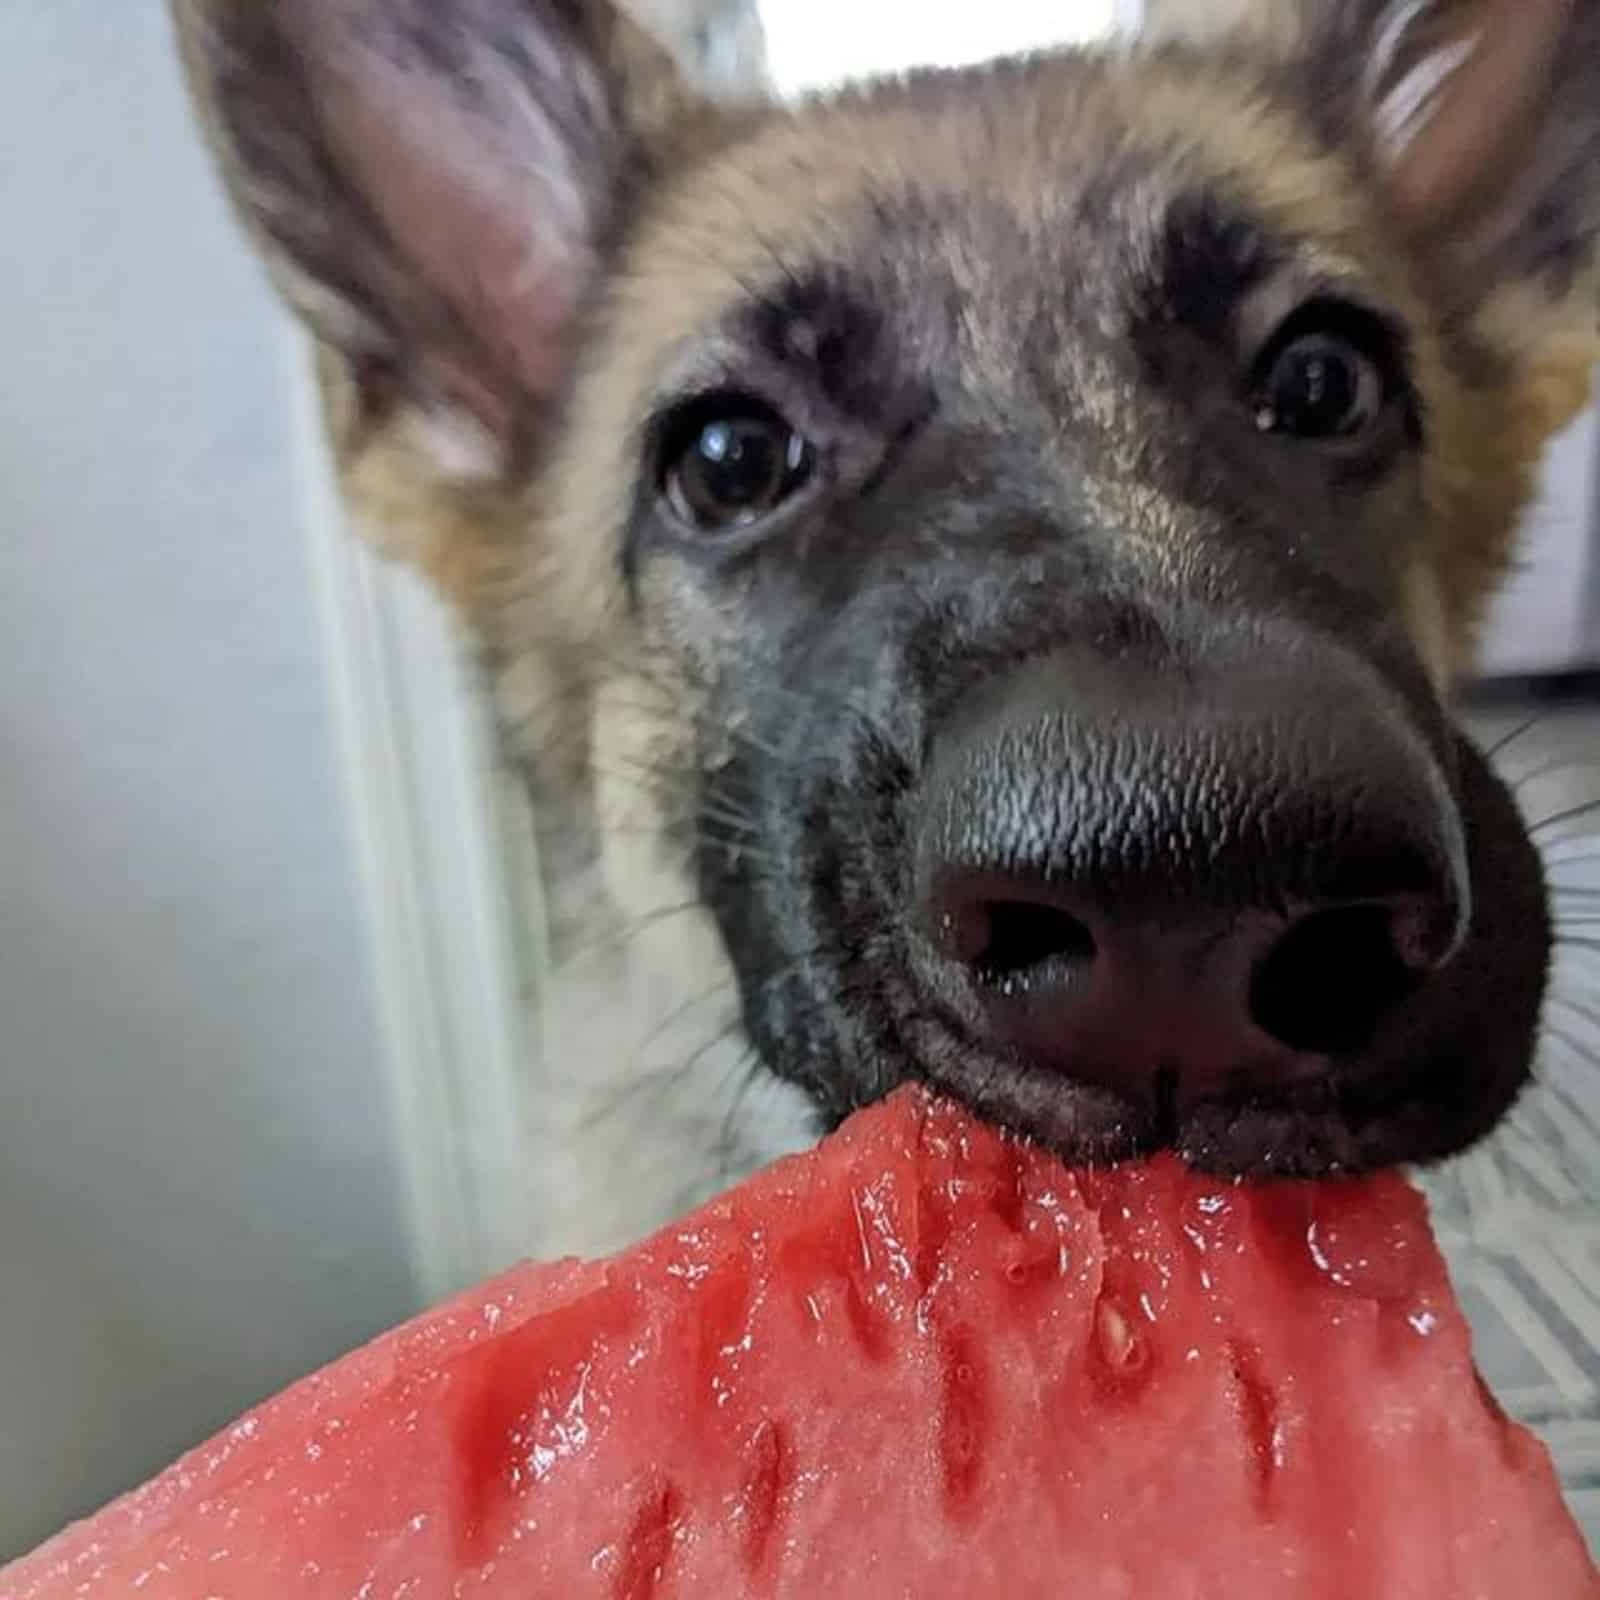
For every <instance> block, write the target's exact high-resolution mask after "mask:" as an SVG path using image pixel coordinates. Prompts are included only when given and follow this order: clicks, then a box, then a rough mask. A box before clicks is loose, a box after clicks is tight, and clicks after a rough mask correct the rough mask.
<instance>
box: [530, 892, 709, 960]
mask: <svg viewBox="0 0 1600 1600" xmlns="http://www.w3.org/2000/svg"><path fill="white" fill-rule="evenodd" d="M704 910H705V902H704V901H702V900H698V899H696V900H680V901H679V902H678V903H677V904H675V905H670V906H659V907H657V909H656V910H654V911H645V912H641V913H640V914H639V915H637V916H635V917H631V918H630V919H629V920H628V922H627V924H626V925H625V926H623V927H621V928H613V929H610V930H609V931H607V932H606V933H604V934H602V935H600V936H599V937H598V938H595V939H586V940H584V941H583V942H582V943H580V944H575V945H571V946H569V947H568V948H567V949H565V950H563V951H562V953H561V959H560V961H559V962H558V963H557V964H556V965H555V967H554V968H553V971H554V972H555V974H556V975H557V976H559V975H560V974H561V973H563V972H564V971H565V969H566V968H568V967H569V966H571V965H572V964H573V963H574V962H577V961H582V960H586V959H587V958H588V957H590V956H593V955H598V954H599V953H600V952H601V951H603V950H609V949H613V948H620V947H621V946H623V945H626V944H630V943H631V942H632V941H633V940H634V939H637V938H639V937H640V936H641V935H642V934H643V933H645V932H646V931H647V930H648V929H650V928H653V927H655V926H656V925H657V924H659V923H662V922H667V921H670V920H671V919H672V918H674V917H682V916H687V915H688V914H689V913H690V912H692V911H704Z"/></svg>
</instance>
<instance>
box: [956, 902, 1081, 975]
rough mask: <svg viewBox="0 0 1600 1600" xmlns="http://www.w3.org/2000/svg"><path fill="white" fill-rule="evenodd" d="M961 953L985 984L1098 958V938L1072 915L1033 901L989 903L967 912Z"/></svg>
mask: <svg viewBox="0 0 1600 1600" xmlns="http://www.w3.org/2000/svg"><path fill="white" fill-rule="evenodd" d="M967 923H968V926H967V929H966V938H965V940H964V941H963V942H962V944H961V945H960V946H958V949H957V954H958V955H959V957H960V959H961V960H963V961H964V962H965V963H966V964H967V965H968V966H969V967H971V968H972V969H973V971H974V972H976V973H977V974H978V976H979V977H980V978H981V979H982V980H983V981H985V982H986V983H1003V982H1005V981H1006V980H1007V979H1014V978H1019V977H1021V976H1023V975H1024V974H1026V973H1029V972H1033V971H1036V970H1038V969H1040V968H1044V967H1047V966H1081V965H1083V964H1086V963H1087V962H1090V961H1092V960H1093V959H1094V955H1095V943H1094V935H1093V934H1091V933H1090V932H1089V930H1088V929H1087V928H1086V927H1085V926H1084V925H1083V924H1082V923H1081V922H1080V921H1079V920H1078V919H1077V918H1076V917H1074V916H1072V915H1071V914H1070V913H1069V912H1066V911H1062V910H1061V909H1060V908H1059V907H1057V906H1051V905H1043V904H1040V903H1038V902H1036V901H1031V900H985V901H981V902H979V903H978V904H977V905H975V906H974V907H973V908H972V909H971V911H969V912H968V913H967Z"/></svg>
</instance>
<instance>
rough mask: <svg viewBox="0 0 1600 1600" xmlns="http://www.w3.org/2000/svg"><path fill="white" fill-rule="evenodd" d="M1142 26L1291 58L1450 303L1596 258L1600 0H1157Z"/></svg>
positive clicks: (1332, 131)
mask: <svg viewBox="0 0 1600 1600" xmlns="http://www.w3.org/2000/svg"><path fill="white" fill-rule="evenodd" d="M1149 32H1150V37H1151V38H1152V39H1153V40H1154V41H1155V42H1161V41H1166V40H1179V41H1182V42H1184V43H1187V44H1189V45H1191V46H1194V45H1197V44H1198V45H1200V46H1202V47H1223V48H1226V49H1227V50H1228V51H1230V53H1233V54H1235V55H1242V56H1243V57H1244V58H1245V59H1249V58H1250V57H1252V56H1254V57H1257V58H1261V57H1265V58H1267V59H1270V60H1273V61H1275V62H1276V68H1275V70H1287V71H1288V73H1289V74H1290V77H1291V81H1292V85H1293V92H1294V94H1295V97H1296V98H1297V99H1298V100H1299V101H1300V103H1301V104H1302V105H1303V106H1304V107H1305V108H1306V109H1307V110H1308V111H1309V112H1310V113H1311V115H1312V116H1313V117H1314V118H1315V119H1316V120H1317V122H1318V123H1319V125H1320V127H1321V129H1322V131H1323V132H1324V134H1325V135H1326V136H1327V137H1328V139H1329V140H1330V141H1331V142H1334V143H1337V144H1339V145H1340V146H1341V147H1343V148H1346V149H1350V148H1352V147H1353V149H1354V152H1355V154H1356V155H1357V157H1358V158H1359V159H1360V161H1361V162H1362V164H1363V166H1364V168H1365V169H1366V171H1367V173H1368V176H1369V178H1370V179H1372V180H1374V181H1375V183H1376V186H1377V190H1378V193H1379V194H1380V195H1381V196H1382V197H1383V199H1384V200H1385V202H1386V205H1387V209H1388V213H1389V217H1390V220H1391V222H1392V225H1393V226H1394V227H1395V228H1396V229H1397V230H1398V233H1399V234H1400V235H1401V236H1402V237H1403V238H1404V240H1405V242H1406V243H1407V244H1408V245H1409V246H1411V247H1413V248H1415V249H1416V250H1417V251H1419V252H1420V254H1421V257H1422V259H1423V261H1424V263H1425V264H1426V265H1428V266H1429V267H1430V269H1431V272H1432V277H1433V283H1432V286H1431V287H1432V288H1433V290H1434V292H1435V294H1436V295H1438V296H1439V297H1441V298H1442V299H1443V300H1444V301H1445V302H1446V303H1447V304H1451V303H1453V304H1455V305H1457V306H1459V307H1460V308H1461V309H1463V310H1467V311H1470V310H1471V309H1472V308H1473V307H1474V306H1475V305H1476V304H1477V303H1479V302H1480V301H1481V300H1483V299H1485V298H1487V297H1488V296H1489V295H1491V294H1492V293H1493V292H1494V291H1495V290H1497V289H1501V288H1504V287H1506V286H1508V285H1510V284H1512V283H1514V282H1517V281H1530V280H1533V281H1538V280H1541V279H1543V280H1544V281H1545V282H1546V284H1547V285H1549V286H1559V287H1562V288H1563V289H1564V288H1565V287H1569V286H1570V285H1571V283H1572V282H1573V281H1574V280H1576V279H1578V278H1581V277H1582V276H1583V275H1584V274H1585V273H1586V272H1588V271H1590V270H1592V268H1593V264H1594V260H1595V256H1596V253H1597V238H1600V0H1149Z"/></svg>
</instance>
